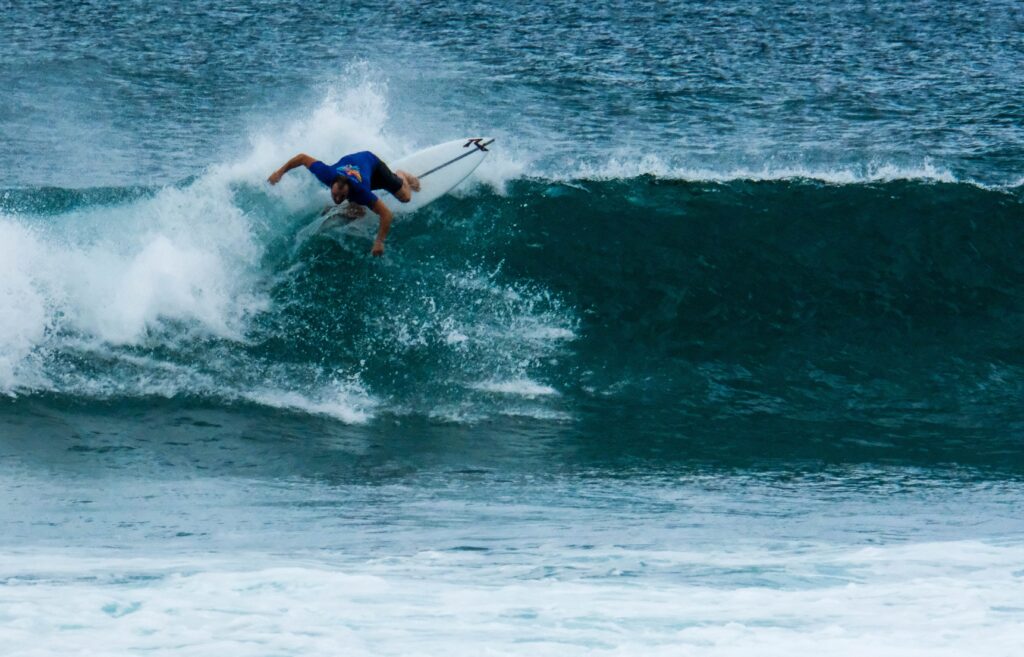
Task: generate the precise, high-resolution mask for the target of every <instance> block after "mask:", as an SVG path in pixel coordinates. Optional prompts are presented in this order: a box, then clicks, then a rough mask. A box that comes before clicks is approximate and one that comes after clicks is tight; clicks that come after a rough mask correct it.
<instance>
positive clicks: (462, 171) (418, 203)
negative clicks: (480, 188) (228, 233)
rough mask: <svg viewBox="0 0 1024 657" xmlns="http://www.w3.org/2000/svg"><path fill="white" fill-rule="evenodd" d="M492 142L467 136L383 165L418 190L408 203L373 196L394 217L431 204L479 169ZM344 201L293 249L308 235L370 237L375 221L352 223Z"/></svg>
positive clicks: (304, 234) (303, 235)
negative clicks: (415, 181) (414, 181)
mask: <svg viewBox="0 0 1024 657" xmlns="http://www.w3.org/2000/svg"><path fill="white" fill-rule="evenodd" d="M493 143H494V139H492V138H490V137H467V138H466V139H455V140H452V141H446V142H445V143H443V144H438V145H437V146H431V147H430V148H426V149H424V150H422V151H418V152H416V153H413V154H412V155H406V156H405V157H403V158H400V159H398V160H394V161H393V162H386V164H387V165H388V168H390V169H391V170H392V171H407V172H409V173H411V174H413V175H414V176H416V177H417V178H419V179H420V191H418V192H413V195H412V200H410V201H409V202H408V203H402V202H401V201H399V200H398V199H396V198H395V197H394V196H392V195H391V194H389V193H388V192H386V191H384V190H381V189H378V190H375V191H374V193H375V194H377V196H378V197H379V198H380V199H381V200H382V201H384V204H385V205H387V206H388V207H389V208H391V211H392V212H394V213H395V214H404V213H407V212H414V211H416V210H418V209H420V208H422V207H423V206H424V205H426V204H427V203H430V202H431V201H435V200H437V199H439V198H441V197H442V196H444V195H445V194H447V193H448V192H450V191H451V190H452V189H454V188H455V187H456V186H457V185H458V184H459V183H461V182H462V181H463V180H465V179H466V178H467V177H468V176H469V174H471V173H473V171H474V170H475V169H476V168H477V167H478V166H480V163H481V162H483V161H484V158H485V157H487V154H488V153H489V152H490V150H489V147H490V145H491V144H493ZM348 205H349V204H348V202H347V201H346V202H344V203H342V204H341V205H337V206H334V207H333V208H331V209H330V210H329V211H328V212H326V213H325V214H322V215H320V216H319V217H317V218H316V219H314V220H313V221H312V222H311V223H310V224H309V225H308V226H306V227H305V228H303V229H302V230H300V231H299V233H298V234H297V235H296V236H295V244H296V248H297V247H298V245H299V244H302V243H303V242H305V241H306V240H307V239H308V238H309V237H310V236H311V235H314V234H323V233H328V232H335V231H343V232H345V233H352V234H361V233H365V234H366V235H367V236H370V235H372V234H373V233H375V232H376V230H377V222H376V221H356V218H357V217H351V216H348V215H347V213H346V210H347V208H348ZM359 216H360V217H373V218H374V219H376V215H374V214H373V213H372V212H367V211H365V210H364V211H363V212H362V213H361V214H360V215H359Z"/></svg>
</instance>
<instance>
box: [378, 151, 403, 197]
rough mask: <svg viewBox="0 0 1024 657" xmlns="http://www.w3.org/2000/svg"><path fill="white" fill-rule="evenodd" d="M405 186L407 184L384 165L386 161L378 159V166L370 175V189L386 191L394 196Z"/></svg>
mask: <svg viewBox="0 0 1024 657" xmlns="http://www.w3.org/2000/svg"><path fill="white" fill-rule="evenodd" d="M403 184H405V183H404V182H403V181H402V179H401V178H399V177H398V176H396V175H395V174H394V173H393V172H392V171H391V169H389V168H388V165H386V164H384V160H382V159H380V158H377V165H376V166H374V167H373V171H372V172H371V173H370V189H386V190H388V191H389V192H391V193H392V194H397V193H398V190H400V189H402V185H403Z"/></svg>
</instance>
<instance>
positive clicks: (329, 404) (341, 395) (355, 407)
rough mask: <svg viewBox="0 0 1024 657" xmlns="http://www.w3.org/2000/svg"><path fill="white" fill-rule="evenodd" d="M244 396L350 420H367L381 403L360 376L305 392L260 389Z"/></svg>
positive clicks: (362, 422)
mask: <svg viewBox="0 0 1024 657" xmlns="http://www.w3.org/2000/svg"><path fill="white" fill-rule="evenodd" d="M241 396H242V397H243V398H244V399H246V400H248V401H252V402H255V403H257V404H262V405H264V406H270V407H272V408H282V409H287V410H294V411H302V412H305V413H311V414H314V415H327V416H329V417H333V418H335V419H338V420H341V421H342V422H345V423H347V424H364V423H366V422H367V421H368V420H369V419H370V418H371V417H373V411H374V409H375V408H376V406H377V401H376V400H375V399H374V398H373V397H372V396H370V394H369V393H368V392H367V391H366V389H365V388H364V387H363V386H362V384H360V383H359V382H358V381H356V380H348V381H339V382H336V383H334V384H332V385H329V386H327V387H325V388H321V389H316V390H312V391H303V392H297V391H294V390H268V389H256V390H251V391H246V392H244V393H242V395H241Z"/></svg>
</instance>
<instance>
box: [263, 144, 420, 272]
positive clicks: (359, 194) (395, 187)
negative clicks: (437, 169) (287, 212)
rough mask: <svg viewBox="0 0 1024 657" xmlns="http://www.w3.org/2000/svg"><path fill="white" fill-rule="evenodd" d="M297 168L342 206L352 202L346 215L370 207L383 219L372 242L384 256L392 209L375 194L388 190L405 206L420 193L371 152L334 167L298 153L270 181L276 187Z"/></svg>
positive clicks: (410, 180)
mask: <svg viewBox="0 0 1024 657" xmlns="http://www.w3.org/2000/svg"><path fill="white" fill-rule="evenodd" d="M298 166H304V167H306V168H307V169H309V172H310V173H312V174H313V175H314V176H316V177H317V179H318V180H319V181H320V182H322V183H323V184H324V185H327V187H329V188H330V190H331V198H332V199H333V200H334V202H335V203H337V204H339V205H340V204H341V203H343V202H344V201H345V200H348V201H349V208H348V211H347V214H348V216H349V217H351V218H353V219H354V218H356V217H361V216H363V214H365V212H366V210H365V209H364V207H367V208H370V209H371V210H373V211H374V212H375V213H377V216H378V217H380V228H378V229H377V239H376V240H374V242H373V250H372V253H373V255H375V256H379V255H383V254H384V240H385V239H386V238H387V236H388V231H389V230H390V229H391V219H392V215H391V210H390V209H389V208H388V206H386V205H384V202H383V201H381V200H380V199H379V198H377V195H376V194H374V193H373V190H375V189H386V190H387V191H389V192H391V194H392V195H393V196H394V197H395V198H397V199H398V200H399V201H401V202H402V203H408V202H409V201H410V200H411V199H412V194H413V192H418V191H420V181H419V179H418V178H417V177H416V176H414V175H412V174H410V173H407V172H405V171H398V172H395V173H393V172H392V171H391V169H389V168H388V165H386V164H384V162H383V161H382V160H381V159H380V158H379V157H377V156H376V155H374V154H373V153H371V152H370V151H360V152H358V153H352V154H351V155H346V156H345V157H343V158H341V159H340V160H338V161H337V162H335V163H334V164H331V165H327V164H324V163H323V162H321V161H320V160H317V159H314V158H312V157H310V156H309V155H306V154H305V153H299V154H298V155H296V156H295V157H293V158H292V159H290V160H288V161H287V162H285V163H284V165H282V166H281V168H280V169H278V170H277V171H275V172H274V173H272V174H270V177H269V178H267V181H268V182H269V183H270V184H271V185H276V184H277V183H278V182H279V181H280V180H281V177H282V176H284V174H286V173H288V172H289V171H291V170H292V169H294V168H295V167H298Z"/></svg>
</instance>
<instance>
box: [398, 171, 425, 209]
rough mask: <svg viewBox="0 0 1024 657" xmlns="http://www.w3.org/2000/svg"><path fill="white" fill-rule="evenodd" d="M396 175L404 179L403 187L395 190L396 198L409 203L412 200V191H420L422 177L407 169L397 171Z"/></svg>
mask: <svg viewBox="0 0 1024 657" xmlns="http://www.w3.org/2000/svg"><path fill="white" fill-rule="evenodd" d="M395 175H396V176H398V177H399V178H401V179H402V189H400V190H398V191H397V192H395V198H397V199H398V200H399V201H401V202H402V203H408V202H409V201H411V200H412V193H413V192H418V191H420V179H419V178H417V177H416V176H414V175H412V174H411V173H409V172H407V171H396V172H395Z"/></svg>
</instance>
